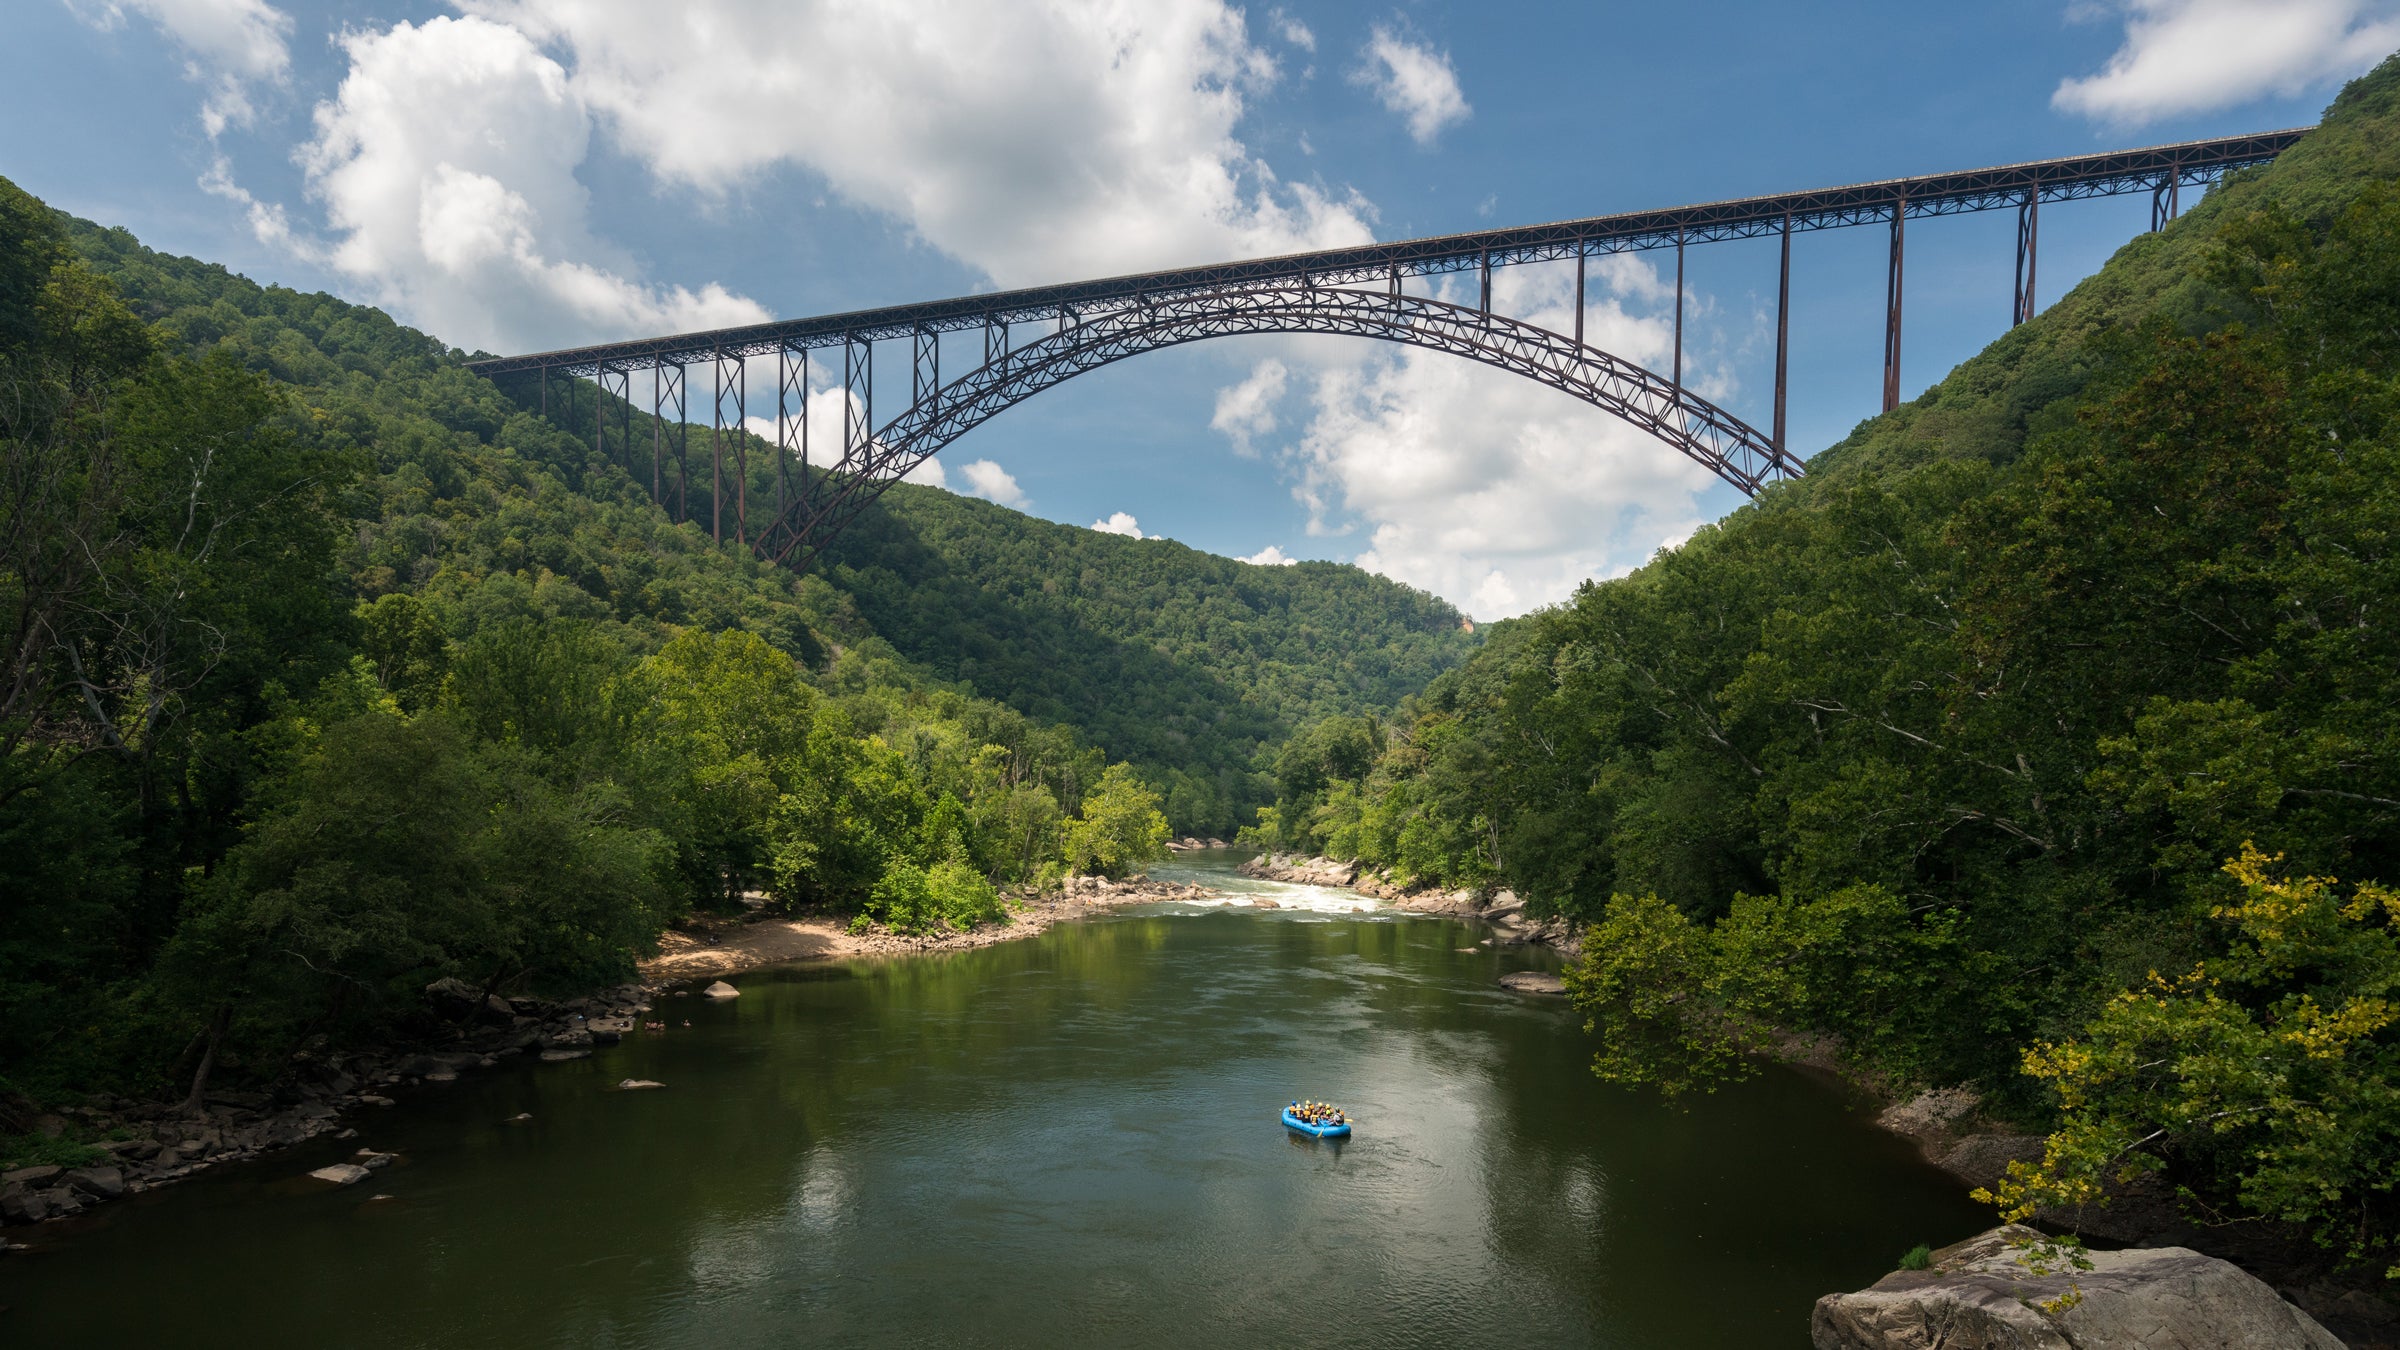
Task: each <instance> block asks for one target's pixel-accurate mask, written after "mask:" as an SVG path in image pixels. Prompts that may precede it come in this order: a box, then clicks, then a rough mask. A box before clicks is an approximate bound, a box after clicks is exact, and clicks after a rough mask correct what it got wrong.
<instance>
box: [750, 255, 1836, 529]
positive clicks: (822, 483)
mask: <svg viewBox="0 0 2400 1350" xmlns="http://www.w3.org/2000/svg"><path fill="white" fill-rule="evenodd" d="M1266 333H1330V334H1340V335H1346V336H1352V337H1366V338H1376V339H1379V340H1382V341H1387V342H1397V343H1402V344H1405V345H1408V346H1413V347H1422V348H1426V349H1428V350H1432V351H1441V352H1448V353H1450V354H1452V355H1455V356H1461V357H1464V358H1466V359H1468V360H1471V361H1479V362H1481V363H1483V364H1485V365H1488V366H1493V367H1497V368H1498V369H1501V370H1506V371H1509V372H1511V373H1512V374H1516V375H1521V376H1523V377H1525V378H1527V379H1531V380H1535V381H1537V382H1539V383H1542V384H1546V385H1549V386H1550V387H1552V388H1554V389H1557V390H1560V391H1561V392H1563V393H1566V394H1568V395H1570V396H1571V397H1574V398H1578V399H1581V400H1582V401H1584V402H1586V403H1589V404H1591V405H1592V406H1594V407H1596V408H1599V409H1601V410H1602V411H1604V412H1608V413H1610V414H1613V415H1614V416H1616V417H1619V418H1622V419H1623V420H1625V421H1627V422H1630V423H1632V424H1633V425H1635V426H1637V427H1640V428H1642V429H1643V430H1645V431H1648V432H1649V433H1651V434H1652V435H1653V436H1656V437H1657V438H1658V439H1660V440H1661V441H1664V442H1666V443H1667V444H1668V445H1670V446H1672V447H1674V448H1675V449H1676V450H1678V451H1681V452H1682V453H1683V454H1685V455H1688V456H1690V457H1691V458H1692V459H1694V460H1696V461H1698V462H1699V463H1701V464H1702V465H1705V466H1706V467H1707V468H1708V469H1709V470H1710V471H1711V472H1713V473H1715V474H1716V475H1717V476H1718V477H1720V478H1723V479H1724V480H1725V481H1726V482H1729V483H1731V484H1733V485H1734V486H1735V487H1737V488H1739V489H1741V490H1742V492H1743V493H1744V494H1745V495H1749V496H1755V495H1757V493H1758V491H1759V490H1760V489H1761V488H1763V487H1765V486H1766V485H1767V484H1768V483H1770V482H1773V481H1776V480H1778V479H1784V478H1797V477H1800V476H1801V475H1802V473H1803V472H1804V469H1803V467H1802V465H1801V463H1800V461H1799V460H1798V459H1796V458H1794V457H1792V456H1791V455H1789V454H1786V453H1785V452H1784V451H1783V450H1782V448H1781V447H1778V446H1777V445H1775V444H1774V442H1773V441H1772V440H1771V439H1770V438H1768V437H1767V436H1765V435H1763V434H1761V433H1760V432H1759V431H1758V430H1757V429H1756V428H1755V427H1752V426H1750V425H1749V424H1748V423H1746V422H1744V421H1742V420H1741V419H1740V418H1738V417H1735V416H1734V415H1733V414H1732V413H1729V412H1727V411H1725V410H1724V409H1723V408H1720V407H1718V406H1716V405H1715V404H1713V403H1711V402H1709V401H1708V400H1707V399H1704V398H1702V397H1700V396H1699V395H1697V394H1695V393H1693V392H1692V391H1691V390H1690V389H1688V388H1684V387H1682V386H1679V385H1677V384H1675V383H1674V382H1672V381H1670V380H1667V379H1665V378H1664V377H1662V376H1660V375H1658V374H1656V373H1655V372H1653V371H1651V370H1649V369H1647V368H1645V367H1643V366H1641V365H1638V364H1636V363H1634V362H1631V361H1627V360H1625V359H1623V358H1622V357H1618V356H1615V355H1612V354H1610V353H1608V352H1605V351H1602V350H1600V349H1599V348H1596V347H1591V346H1587V345H1584V344H1582V343H1579V342H1577V341H1576V340H1575V339H1574V338H1572V337H1568V336H1566V335H1565V334H1561V333H1555V332H1552V331H1550V330H1549V329H1546V328H1539V327H1536V326H1534V325H1532V324H1529V323H1525V322H1522V321H1520V320H1516V319H1511V318H1508V317H1505V316H1503V315H1499V314H1491V313H1487V312H1485V311H1483V310H1479V309H1474V308H1470V307H1467V306H1464V305H1454V304H1450V303H1448V302H1446V301H1441V300H1435V299H1431V298H1428V297H1425V296H1413V295H1405V294H1397V293H1394V292H1392V291H1389V290H1374V289H1363V288H1351V287H1332V286H1311V285H1306V284H1301V283H1281V284H1270V285H1252V286H1238V287H1229V288H1225V289H1220V290H1209V291H1201V292H1187V293H1182V294H1177V295H1174V296H1173V297H1171V298H1168V299H1164V300H1160V301H1158V302H1155V303H1151V302H1147V301H1144V300H1141V299H1138V298H1137V299H1136V300H1135V302H1134V303H1131V304H1127V305H1123V306H1120V307H1116V308H1112V309H1109V310H1107V311H1105V312H1102V313H1100V314H1096V315H1093V316H1091V317H1090V318H1088V319H1084V320H1082V321H1071V322H1064V323H1062V324H1061V326H1060V327H1059V329H1058V330H1057V331H1056V332H1053V333H1050V334H1047V335H1045V336H1043V337H1042V338H1040V339H1038V340H1036V341H1033V342H1028V343H1026V344H1024V345H1022V346H1019V347H1015V348H1012V349H1010V350H1008V351H1006V352H1003V353H1001V354H1000V355H998V356H996V357H995V358H994V359H992V360H991V361H989V362H987V363H985V364H984V365H982V366H980V367H978V368H976V369H975V370H973V371H971V372H969V373H968V374H966V375H964V376H962V377H960V378H959V379H957V380H954V381H952V382H951V383H949V384H946V385H942V386H940V387H939V388H938V389H936V390H934V391H932V392H931V393H929V394H927V395H926V396H925V397H923V398H921V399H919V400H918V401H917V402H916V403H914V404H913V405H911V406H910V407H909V409H908V410H907V411H906V412H903V413H901V414H900V415H899V416H898V417H895V418H893V419H892V420H891V421H890V422H888V423H886V424H885V425H884V426H883V427H882V428H881V429H880V430H878V431H876V432H875V434H874V436H873V438H872V439H871V440H870V441H869V442H868V443H867V444H866V445H865V446H863V447H858V448H855V449H853V450H851V451H849V452H848V453H846V454H845V455H844V457H843V458H844V462H843V464H842V465H841V470H840V472H839V473H838V474H836V475H828V476H827V477H825V478H823V479H820V480H816V481H814V482H807V483H803V485H802V490H801V493H800V495H799V498H798V500H796V501H794V502H792V503H791V505H790V508H789V509H788V510H787V511H786V512H785V514H784V516H783V517H782V518H781V519H779V520H778V521H777V522H776V524H775V526H774V527H773V528H772V529H771V530H770V532H769V533H768V534H767V535H766V536H765V537H763V538H762V539H761V540H760V544H761V548H762V551H763V552H766V553H767V554H769V555H770V556H772V557H774V558H777V559H778V560H788V561H791V562H794V563H796V564H798V565H801V566H806V565H807V563H808V562H810V561H811V560H812V557H813V554H814V552H815V551H816V549H817V548H819V547H821V545H822V541H828V540H830V539H832V538H833V537H834V536H835V535H837V534H838V533H840V531H841V529H842V527H843V526H844V525H846V524H848V523H849V522H850V520H851V519H853V518H854V517H855V516H856V515H857V514H858V513H859V512H860V511H862V510H864V509H865V508H866V506H867V505H868V503H870V502H872V501H873V500H874V499H875V498H876V497H878V496H880V495H881V494H882V492H883V490H884V489H885V488H887V487H889V486H890V485H891V484H892V483H894V482H897V481H899V480H900V478H902V477H903V476H905V475H906V474H907V473H908V472H909V470H911V469H913V468H915V467H916V466H917V465H919V464H921V463H923V462H924V461H925V460H926V459H928V458H930V457H932V456H933V455H935V454H936V453H938V452H940V451H941V450H942V449H943V448H944V447H946V446H948V445H950V444H951V443H952V442H954V441H956V440H957V439H958V438H959V437H961V436H964V435H965V434H966V433H967V432H969V431H971V430H973V429H974V428H976V427H978V426H980V425H982V424H983V423H984V422H987V421H989V420H991V419H992V418H993V417H995V416H997V415H999V414H1000V413H1001V412H1003V411H1005V410H1007V409H1009V408H1011V407H1014V406H1015V405H1017V404H1019V403H1022V402H1024V401H1025V400H1026V399H1028V398H1031V397H1033V396H1034V395H1035V394H1038V393H1041V392H1042V391H1044V390H1046V389H1050V388H1052V387H1054V386H1056V385H1059V384H1062V383H1064V382H1066V381H1067V380H1070V379H1073V378H1074V377H1075V376H1077V375H1082V374H1086V373H1088V372H1090V371H1094V370H1098V369H1099V368H1101V367H1103V366H1107V365H1112V364H1114V363H1116V362H1118V361H1122V360H1124V359H1125V358H1127V357H1129V356H1137V355H1140V354H1141V353H1144V352H1151V351H1158V350H1160V349H1162V348H1166V347H1174V346H1180V345H1182V344H1184V343H1188V342H1198V341H1201V340H1203V339H1207V338H1213V337H1228V336H1233V335H1236V334H1266Z"/></svg>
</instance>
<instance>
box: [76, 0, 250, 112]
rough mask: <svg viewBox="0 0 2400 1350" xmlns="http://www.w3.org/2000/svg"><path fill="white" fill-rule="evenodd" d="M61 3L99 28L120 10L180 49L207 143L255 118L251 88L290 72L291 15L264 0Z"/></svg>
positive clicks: (115, 22) (119, 19)
mask: <svg viewBox="0 0 2400 1350" xmlns="http://www.w3.org/2000/svg"><path fill="white" fill-rule="evenodd" d="M67 8H68V9H69V10H71V11H73V12H74V14H75V16H76V17H77V18H79V19H81V20H83V21H84V22H85V23H88V24H90V25H92V26H93V27H95V28H98V29H100V30H101V31H103V32H106V31H108V30H110V29H114V28H116V27H118V26H120V25H122V24H123V23H124V22H125V15H126V12H127V11H131V12H133V13H136V14H139V15H141V16H143V17H144V18H146V19H148V20H150V21H151V22H152V23H154V24H156V25H157V26H158V30H159V31H160V32H161V33H164V34H166V36H167V39H168V40H169V41H171V42H173V43H174V44H175V45H176V46H177V47H180V48H182V49H183V53H184V66H183V73H184V76H185V78H187V79H190V80H191V81H192V82H194V83H195V84H199V85H202V86H205V87H206V88H207V90H208V94H207V97H206V98H205V99H204V100H203V101H202V102H201V105H200V125H201V128H202V129H203V130H205V131H207V132H208V135H209V138H210V139H212V140H213V139H215V138H216V137H217V136H218V135H220V134H221V133H223V132H224V130H225V128H226V127H228V126H243V127H246V126H249V125H250V124H251V122H252V121H253V120H255V119H256V117H257V115H258V111H257V109H256V108H255V107H253V106H252V105H251V102H250V89H251V86H252V85H254V84H261V83H265V84H281V83H282V82H283V81H284V80H285V79H286V78H287V77H288V76H289V75H290V73H291V67H292V53H291V48H290V47H289V46H288V45H286V43H285V39H286V38H287V37H288V36H289V35H290V33H291V31H292V18H291V16H290V15H288V14H286V13H284V12H283V11H281V10H279V9H277V8H275V7H274V6H273V5H270V4H268V3H266V0H100V2H99V3H93V0H67Z"/></svg>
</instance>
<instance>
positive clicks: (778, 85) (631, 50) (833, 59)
mask: <svg viewBox="0 0 2400 1350" xmlns="http://www.w3.org/2000/svg"><path fill="white" fill-rule="evenodd" d="M461 3H462V6H463V7H464V8H465V9H467V10H468V11H469V12H471V13H473V14H477V15H481V16H482V17H484V18H486V19H490V20H493V21H495V22H497V23H504V24H507V25H510V26H512V27H514V28H516V29H517V30H519V31H521V32H523V33H525V34H527V35H529V36H530V37H531V38H532V39H533V40H534V41H536V42H538V43H540V44H542V45H543V46H544V48H545V49H546V50H552V51H556V52H559V53H560V54H561V55H562V57H563V59H564V61H565V63H566V65H567V67H568V69H569V75H568V84H569V86H570V89H571V91H572V93H573V95H574V97H576V98H578V99H580V100H582V101H583V102H584V103H586V104H587V105H588V106H589V107H590V108H592V109H593V110H594V111H595V112H596V113H598V114H599V115H600V116H602V117H604V118H605V119H606V120H607V123H608V125H609V126H610V128H611V129H612V131H613V133H614V135H615V137H616V139H617V141H618V143H619V144H621V145H622V146H623V147H624V148H626V149H627V150H629V151H631V152H632V153H633V154H635V155H636V156H637V157H639V158H640V159H641V160H642V161H643V162H644V163H645V164H647V165H648V166H649V167H650V169H651V171H652V172H653V173H655V174H656V175H657V176H658V177H659V178H660V179H661V180H662V181H663V182H666V183H670V184H673V185H676V186H682V187H690V188H697V189H700V190H702V191H706V192H711V193H724V192H728V191H730V190H732V189H734V188H736V187H739V186H741V185H743V184H745V183H748V182H750V181H752V180H754V179H755V178H757V177H758V176H759V175H761V174H763V173H764V172H766V171H768V170H770V169H774V168H777V167H781V166H797V167H799V168H801V169H804V170H806V171H808V172H810V173H812V174H814V175H816V176H818V177H820V178H821V179H822V180H823V181H824V182H825V183H826V184H827V185H828V186H829V187H830V188H831V189H832V190H833V192H834V193H836V194H838V195H839V196H841V197H842V198H844V199H846V200H848V201H849V202H852V203H854V204H857V205H859V206H863V207H866V208H868V209H870V210H873V211H878V212H882V213H885V214H888V215H889V216H891V217H892V218H894V219H896V220H899V221H901V222H903V223H905V224H906V225H907V226H908V227H909V228H910V229H912V230H913V231H915V233H916V234H917V235H918V236H919V237H920V238H921V239H922V240H924V242H926V243H927V244H929V245H931V246H932V247H934V248H936V249H939V250H940V251H942V252H944V253H947V254H949V255H950V256H952V257H954V258H958V259H960V260H962V261H964V262H967V263H969V264H971V265H973V266H975V267H976V268H978V269H980V270H982V271H983V272H984V273H985V274H986V275H988V276H989V277H990V278H991V279H992V281H993V282H994V283H996V284H998V285H1001V286H1021V285H1031V284H1036V283H1041V282H1049V281H1059V280H1072V279H1075V278H1079V277H1087V276H1094V275H1104V274H1107V273H1111V272H1121V271H1134V270H1141V269H1144V268H1151V267H1160V266H1167V265H1172V264H1178V263H1188V262H1203V261H1209V260H1213V259H1217V258H1223V257H1229V256H1255V255H1261V254H1271V253H1281V252H1289V251H1292V250H1295V249H1304V248H1320V247H1331V246H1335V245H1340V244H1350V243H1361V242H1365V241H1366V240H1368V239H1369V238H1371V237H1372V236H1371V231H1370V230H1369V228H1368V224H1367V210H1368V208H1367V207H1366V204H1365V203H1364V202H1363V201H1362V200H1361V199H1359V198H1358V197H1357V196H1356V195H1355V194H1353V193H1350V192H1347V191H1337V190H1333V189H1329V188H1324V187H1320V186H1318V185H1316V184H1312V183H1300V182H1285V181H1283V180H1281V179H1279V178H1277V176H1276V175H1275V173H1274V171H1273V170H1272V169H1271V168H1270V167H1269V166H1268V165H1267V164H1266V162H1265V161H1264V160H1262V159H1260V158H1258V157H1257V156H1255V155H1253V154H1252V153H1251V152H1250V151H1249V150H1248V149H1247V148H1246V147H1245V146H1244V145H1243V144H1242V142H1241V141H1240V140H1239V139H1238V138H1237V137H1236V136H1235V134H1234V128H1235V125H1236V124H1237V123H1238V122H1239V120H1240V118H1241V116H1242V113H1243V110H1244V107H1245V106H1246V100H1247V98H1248V97H1249V96H1250V95H1252V94H1253V93H1255V92H1256V91H1259V90H1262V89H1264V88H1266V87H1268V86H1269V85H1271V84H1272V82H1273V81H1274V80H1275V79H1276V78H1277V68H1276V63H1275V61H1274V59H1273V58H1272V57H1271V56H1269V55H1268V54H1267V53H1266V52H1265V51H1263V50H1261V49H1260V48H1259V47H1257V46H1256V45H1254V44H1253V43H1252V42H1251V41H1250V38H1249V36H1248V32H1247V29H1246V27H1245V24H1244V20H1243V17H1242V14H1241V12H1240V11H1239V10H1236V9H1233V8H1230V7H1228V6H1227V5H1226V4H1225V3H1223V0H1056V3H1049V4H1043V5H1039V6H1018V5H956V4H949V3H940V2H939V0H883V2H882V3H877V4H873V5H862V4H857V3H850V2H847V0H815V2H814V3H803V4H792V3H787V2H786V0H687V3H684V4H681V5H678V6H676V7H675V9H674V10H673V12H672V15H671V17H668V16H664V15H662V12H661V11H660V10H659V9H658V8H657V6H656V5H654V4H652V3H650V2H649V0H461Z"/></svg>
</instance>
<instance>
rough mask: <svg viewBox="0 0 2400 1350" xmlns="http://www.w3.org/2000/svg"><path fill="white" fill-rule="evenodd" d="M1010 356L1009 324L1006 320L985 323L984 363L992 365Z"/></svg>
mask: <svg viewBox="0 0 2400 1350" xmlns="http://www.w3.org/2000/svg"><path fill="white" fill-rule="evenodd" d="M1006 355H1008V323H1007V321H1006V320H1004V319H985V320H984V321H983V363H984V364H985V365H987V366H988V365H990V364H992V363H993V362H994V361H997V360H999V359H1000V358H1001V357H1004V356H1006Z"/></svg>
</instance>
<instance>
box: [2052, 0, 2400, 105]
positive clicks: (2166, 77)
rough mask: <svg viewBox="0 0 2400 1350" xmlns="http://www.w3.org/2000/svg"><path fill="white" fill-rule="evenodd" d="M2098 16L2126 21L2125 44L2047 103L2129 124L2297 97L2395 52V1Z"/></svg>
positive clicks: (2142, 1) (2156, 5) (2162, 4)
mask: <svg viewBox="0 0 2400 1350" xmlns="http://www.w3.org/2000/svg"><path fill="white" fill-rule="evenodd" d="M2097 12H2098V13H2103V14H2105V13H2110V12H2116V13H2121V14H2122V15H2123V18H2124V23H2125V41H2124V45H2123V46H2120V47H2119V48H2118V49H2117V51H2116V54H2115V55H2113V56H2111V57H2109V59H2108V64H2107V65H2106V66H2105V67H2103V68H2102V69H2101V71H2100V72H2099V73H2098V74H2096V75H2088V76H2085V77H2083V78H2081V79H2070V80H2066V81H2064V82H2062V83H2061V84H2060V85H2059V86H2058V89H2057V91H2056V92H2055V93H2053V94H2052V95H2051V97H2050V102H2051V105H2052V106H2053V107H2056V108H2058V109H2059V110H2061V111H2063V112H2072V113H2080V114H2082V115H2084V116H2086V117H2091V118H2096V119H2099V120H2102V121H2106V122H2111V123H2115V124H2118V125H2125V126H2131V125H2139V124H2141V123H2144V122H2152V121H2156V120H2158V119H2160V118H2163V117H2173V116H2177V115H2179V114H2184V113H2196V112H2207V111H2210V110H2212V109H2216V108H2230V107H2233V106H2235V105H2237V104H2242V103H2247V102H2250V101H2251V100H2253V99H2257V98H2263V97H2266V96H2268V95H2286V96H2288V95H2293V94H2298V93H2301V92H2302V91H2304V90H2307V89H2309V88H2311V87H2313V86H2316V85H2319V84H2323V83H2325V82H2328V81H2332V80H2338V79H2343V78H2346V77H2348V76H2351V75H2356V74H2358V73H2359V72H2361V71H2364V70H2366V69H2368V68H2370V67H2372V66H2373V65H2374V64H2375V63H2376V62H2377V61H2380V60H2382V59H2383V58H2384V57H2385V56H2386V55H2388V54H2389V53H2390V52H2391V51H2392V50H2393V49H2394V48H2395V47H2400V4H2396V3H2394V0H2115V3H2113V4H2109V5H2107V6H2105V7H2103V8H2101V9H2099V10H2098V11H2097Z"/></svg>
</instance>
